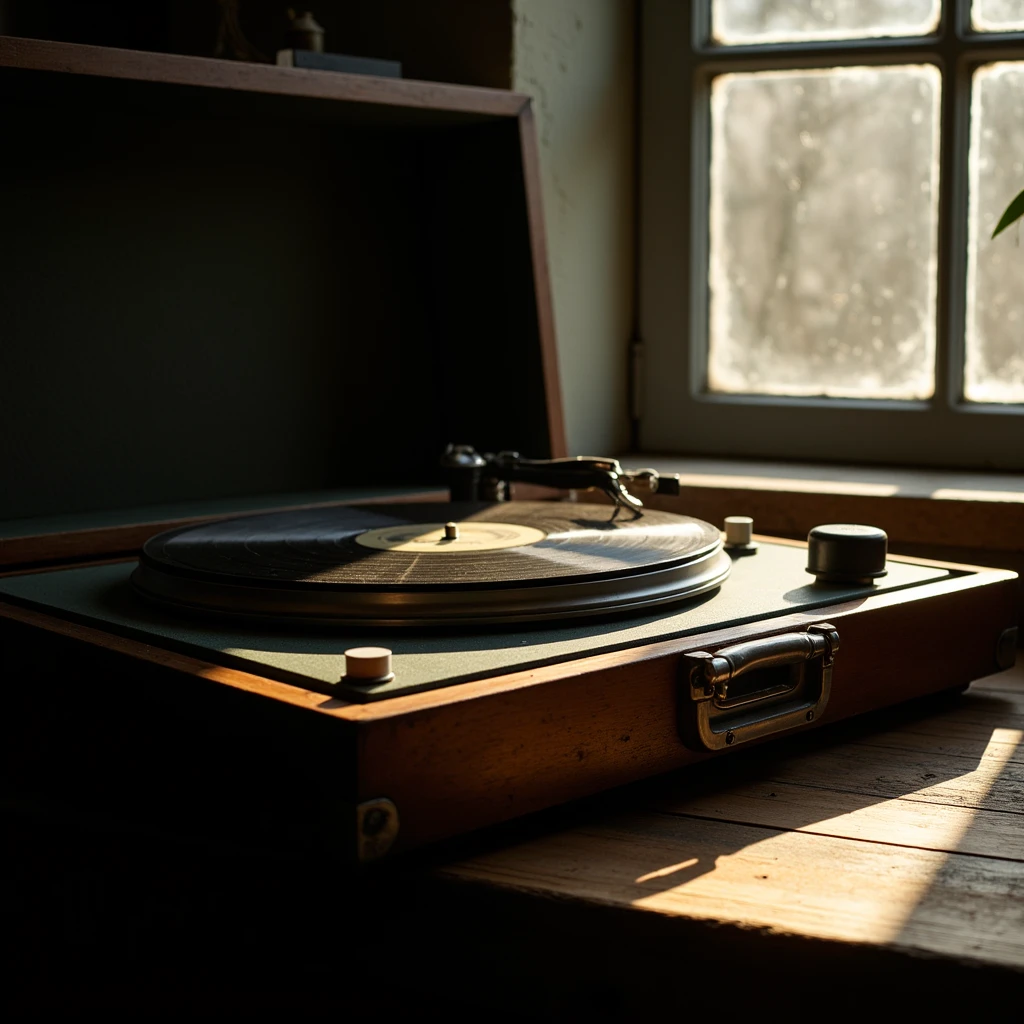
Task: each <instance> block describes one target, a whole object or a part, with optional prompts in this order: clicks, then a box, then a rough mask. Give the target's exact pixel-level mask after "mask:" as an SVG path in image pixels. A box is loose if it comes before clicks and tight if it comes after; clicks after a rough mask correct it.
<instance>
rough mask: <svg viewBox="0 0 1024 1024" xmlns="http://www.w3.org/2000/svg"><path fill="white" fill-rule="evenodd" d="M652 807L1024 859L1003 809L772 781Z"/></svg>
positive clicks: (1023, 833) (1015, 826) (1014, 824)
mask: <svg viewBox="0 0 1024 1024" xmlns="http://www.w3.org/2000/svg"><path fill="white" fill-rule="evenodd" d="M644 805H645V806H646V807H648V808H649V809H650V810H652V811H661V812H665V813H675V814H682V815H686V816H688V817H700V818H712V819H716V820H719V821H730V822H735V823H738V824H746V825H760V826H765V827H770V828H775V829H790V830H793V831H796V832H807V833H810V834H813V835H822V836H834V837H837V838H845V839H862V840H866V841H868V842H876V843H889V844H892V845H894V846H912V847H917V848H918V849H923V850H939V851H945V852H947V853H957V852H959V853H969V854H974V855H976V856H981V857H999V858H1003V859H1005V860H1017V861H1024V821H1022V820H1021V818H1020V816H1019V815H1015V814H1004V813H1002V812H1000V811H989V810H978V809H976V808H970V807H950V806H949V805H947V804H933V803H927V802H924V801H918V800H904V799H900V798H897V799H894V800H878V799H876V798H874V797H866V796H861V795H859V794H857V793H838V792H835V791H834V790H821V789H812V788H809V787H807V786H796V785H791V784H789V783H785V782H767V781H758V782H754V783H750V784H747V785H741V786H729V787H728V788H726V789H723V790H721V791H720V792H716V793H711V794H707V795H704V796H697V797H690V798H683V799H677V800H671V799H664V798H662V799H660V800H651V801H644Z"/></svg>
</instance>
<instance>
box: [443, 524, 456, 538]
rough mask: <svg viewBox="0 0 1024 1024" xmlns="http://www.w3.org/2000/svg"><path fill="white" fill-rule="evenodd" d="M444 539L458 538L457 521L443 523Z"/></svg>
mask: <svg viewBox="0 0 1024 1024" xmlns="http://www.w3.org/2000/svg"><path fill="white" fill-rule="evenodd" d="M444 539H445V540H458V539H459V524H458V523H445V524H444Z"/></svg>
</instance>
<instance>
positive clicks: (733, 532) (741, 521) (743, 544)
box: [725, 516, 757, 554]
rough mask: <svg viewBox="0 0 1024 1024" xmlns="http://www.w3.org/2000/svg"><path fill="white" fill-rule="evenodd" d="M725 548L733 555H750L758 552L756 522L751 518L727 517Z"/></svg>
mask: <svg viewBox="0 0 1024 1024" xmlns="http://www.w3.org/2000/svg"><path fill="white" fill-rule="evenodd" d="M725 548H726V550H727V551H731V552H732V553H733V554H749V553H750V552H752V551H756V550H757V544H756V543H755V541H754V520H753V519H751V518H750V516H726V517H725Z"/></svg>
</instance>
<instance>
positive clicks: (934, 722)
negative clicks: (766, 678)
mask: <svg viewBox="0 0 1024 1024" xmlns="http://www.w3.org/2000/svg"><path fill="white" fill-rule="evenodd" d="M10 851H13V852H14V854H16V856H15V857H13V858H12V860H13V861H15V862H16V864H17V869H16V870H15V869H13V868H11V869H8V870H7V871H6V872H5V874H4V879H3V880H4V890H3V891H4V896H5V901H6V902H5V907H7V908H8V910H9V914H8V918H9V922H13V924H10V929H9V930H10V934H11V935H12V936H14V937H15V938H16V942H14V943H13V944H12V945H11V948H10V949H9V950H8V951H7V953H6V954H5V955H7V957H8V962H9V963H10V964H11V965H12V973H13V974H16V975H17V976H18V977H20V978H21V980H22V994H21V995H20V996H19V998H20V999H21V1000H22V1003H23V1004H24V1005H25V1006H28V1007H31V1008H33V1009H34V1010H38V1009H39V1008H40V1007H57V1008H69V1007H70V1008H74V1009H76V1010H77V1009H80V1008H82V1007H83V1006H91V1005H95V1006H97V1007H100V1008H106V1007H109V1006H111V1005H125V1006H126V1007H132V1008H133V1009H137V1008H140V1007H142V1006H147V1007H148V1006H150V1005H152V1003H153V1000H154V999H159V1000H160V1002H161V1005H163V1006H174V1007H176V1008H178V1009H181V1010H183V1011H184V1010H189V1011H190V1010H192V1009H194V1008H196V1007H199V1006H202V1007H204V1008H206V1009H209V1007H210V1006H213V1005H216V1006H218V1007H219V1006H223V1007H225V1008H226V1009H229V1010H232V1011H234V1012H238V1011H239V1010H242V1009H244V1010H247V1011H248V1010H260V1011H261V1012H265V1011H267V1010H268V1009H278V1010H282V1011H284V1012H285V1013H286V1014H288V1015H291V1017H294V1014H295V1013H296V1012H298V1011H299V1010H300V1009H303V1008H315V1009H316V1010H317V1011H322V1010H323V1009H325V1008H330V1009H331V1010H332V1011H334V1010H336V1011H337V1014H338V1015H339V1016H340V1019H361V1020H362V1019H370V1018H373V1017H378V1018H379V1017H382V1016H383V1018H384V1019H393V1018H397V1017H398V1016H399V1015H400V1014H401V1015H408V1014H409V1012H410V1011H412V1012H414V1013H416V1014H417V1015H422V1012H421V1011H423V1010H425V1009H429V1010H430V1011H432V1012H433V1015H435V1016H436V1015H438V1013H437V1012H438V1011H440V1012H441V1013H446V1014H448V1015H449V1016H452V1017H454V1018H456V1019H463V1018H469V1017H472V1018H473V1019H484V1020H488V1021H491V1020H506V1019H515V1020H530V1021H536V1020H552V1021H555V1020H557V1021H560V1022H561V1021H572V1020H579V1019H584V1018H585V1019H586V1020H587V1021H588V1024H589V1022H592V1021H594V1020H605V1019H614V1020H617V1021H622V1020H636V1019H643V1020H652V1021H653V1020H670V1019H682V1018H683V1017H684V1016H691V1015H692V1014H693V1013H694V1012H696V1011H701V1012H702V1013H708V1014H715V1016H716V1019H717V1018H719V1017H721V1018H723V1019H726V1020H730V1019H736V1018H737V1017H738V1016H740V1015H741V1014H742V1015H744V1016H745V1015H746V1014H747V1013H750V1014H751V1015H752V1016H755V1015H756V1018H757V1019H762V1017H763V1014H764V1011H765V1010H766V1009H767V1008H772V1009H773V1010H776V1011H791V1012H792V1013H796V1014H797V1016H798V1019H799V1017H800V1015H801V1014H811V1013H819V1012H821V1010H822V1009H823V1008H825V1007H827V1008H828V1010H829V1012H830V1014H833V1015H834V1013H835V1011H836V1010H837V1009H847V1010H851V1009H852V1010H858V1011H860V1012H862V1013H867V1012H868V1011H871V1012H872V1013H874V1011H875V1009H876V1008H880V1009H881V1010H892V1009H893V1007H894V1006H896V1005H900V1006H901V1008H902V1007H904V1006H905V1007H907V1008H908V1009H909V1010H910V1011H913V1014H914V1016H913V1018H912V1019H914V1020H922V1019H926V1018H928V1019H934V1020H946V1019H952V1017H953V1016H954V1015H958V1014H960V1013H963V1014H967V1013H971V1014H972V1015H976V1014H977V1013H978V1011H979V1010H983V1011H984V1012H985V1013H986V1014H988V1013H989V1012H990V1011H991V1012H996V1011H998V1012H1000V1013H1001V1012H1002V1010H1001V1008H1002V1007H1003V1006H1004V1005H1005V1004H1006V1003H1007V1001H1008V1000H1015V1001H1016V1002H1017V1010H1016V1011H1014V1013H1013V1014H1010V1015H1008V1016H1009V1019H1016V1016H1019V1003H1020V1000H1021V998H1022V997H1024V669H1022V668H1020V667H1019V668H1017V669H1015V670H1013V671H1011V672H1008V673H1004V674H1002V675H1000V676H993V677H991V678H989V679H987V680H984V681H982V682H979V683H975V684H974V685H973V686H972V687H971V688H970V690H969V691H968V692H967V693H966V694H963V695H953V696H947V697H942V698H935V699H929V700H925V701H918V702H915V703H913V704H908V705H904V706H901V707H897V708H892V709H888V710H886V711H882V712H876V713H873V714H871V715H866V716H864V717H862V718H860V719H857V720H853V721H850V722H847V723H843V724H839V725H836V726H831V727H826V728H822V729H820V730H817V731H815V732H813V733H808V734H806V735H804V736H799V737H796V738H793V739H790V740H784V741H778V742H774V743H771V744H766V745H764V746H763V747H760V748H757V749H753V750H749V751H739V752H736V753H735V754H730V755H729V756H727V757H722V758H718V759H715V760H714V761H711V762H707V763H704V764H702V765H697V766H695V767H692V768H689V769H685V770H683V771H680V772H678V773H675V774H672V775H669V776H664V777H662V778H660V779H656V780H653V781H648V782H645V783H643V784H639V785H637V786H634V787H630V788H628V789H626V790H620V791H617V792H614V793H611V794H606V795H605V796H602V797H600V798H598V799H595V800H592V801H589V802H587V803H585V804H582V805H579V804H578V805H575V806H571V807H563V808H558V809H555V810H553V811H551V812H545V813H544V814H543V815H539V816H535V817H534V818H531V819H526V820H520V821H517V822H513V823H511V824H509V825H507V826H502V828H501V829H499V830H495V831H492V832H489V833H487V834H483V835H478V836H474V837H464V838H463V839H460V840H459V841H458V842H457V843H455V844H453V845H452V846H451V847H449V848H447V849H440V850H438V849H434V850H431V851H429V853H428V854H427V855H425V856H422V857H420V856H418V857H416V858H409V859H407V860H406V861H404V862H402V863H396V864H393V865H381V869H380V870H370V871H367V872H363V873H360V874H358V875H355V876H352V875H349V874H347V873H346V872H344V871H342V870H336V869H334V868H333V866H332V865H329V864H325V863H322V862H321V863H295V862H293V861H289V860H281V861H275V860H268V859H267V858H265V857H257V856H255V855H253V856H250V855H247V854H244V853H240V852H239V851H237V850H234V849H226V850H224V851H220V852H218V850H212V851H207V852H205V853H200V851H198V850H197V849H196V848H195V847H194V845H189V844H188V843H186V842H184V841H181V842H179V841H178V840H176V839H174V838H173V837H169V836H164V835H157V836H153V837H150V838H148V839H147V838H145V837H139V836H135V835H134V834H133V833H128V832H125V833H123V834H122V833H116V832H110V831H109V830H107V831H106V832H103V831H97V829H96V828H95V827H94V826H93V824H92V823H91V822H85V823H82V824H81V826H80V827H75V826H74V825H73V823H72V824H71V825H69V824H68V823H67V822H64V821H61V822H60V823H59V824H58V823H54V824H53V825H52V826H50V825H48V824H46V823H45V822H40V821H38V820H35V819H33V820H32V821H30V822H28V823H27V824H25V825H23V826H22V825H18V824H17V822H15V825H14V827H13V829H12V830H11V836H10V837H9V839H8V852H10ZM840 1019H848V1017H846V1016H840ZM882 1019H892V1018H891V1016H887V1015H886V1014H885V1013H882ZM908 1019H911V1018H909V1017H908ZM965 1019H966V1018H965ZM996 1019H999V1018H998V1017H997V1018H996Z"/></svg>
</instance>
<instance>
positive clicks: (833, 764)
mask: <svg viewBox="0 0 1024 1024" xmlns="http://www.w3.org/2000/svg"><path fill="white" fill-rule="evenodd" d="M991 682H992V685H990V686H988V687H985V688H981V689H979V690H977V691H972V692H970V693H969V694H968V695H967V696H966V697H964V698H962V699H961V701H960V702H958V703H957V704H956V705H955V706H951V707H947V708H946V709H945V710H940V711H939V712H938V713H936V714H934V715H927V716H925V717H921V716H920V715H918V716H917V717H910V718H909V720H905V721H903V722H901V723H899V724H898V725H895V726H894V727H891V728H885V723H884V722H883V723H882V728H880V729H877V730H875V731H869V732H867V733H866V734H863V735H860V736H858V738H857V739H855V740H854V741H852V742H838V743H836V744H834V745H829V744H824V743H823V744H822V747H821V749H818V750H813V751H810V752H807V751H806V750H804V751H798V752H797V753H795V754H793V755H792V756H791V755H790V754H789V753H786V754H783V755H779V756H777V757H776V758H773V759H772V760H770V761H768V762H766V763H755V762H751V763H750V764H749V765H748V772H747V774H748V775H749V774H754V775H756V780H755V781H744V780H742V779H741V780H740V781H738V782H737V779H736V777H735V774H734V775H733V777H732V778H731V779H728V780H725V781H723V782H721V783H718V784H716V783H715V782H714V781H713V780H711V779H710V777H709V775H708V773H705V782H706V785H705V786H704V787H703V789H704V791H703V792H701V793H697V794H694V793H692V792H690V791H688V787H687V785H686V782H685V780H684V778H683V776H681V775H678V776H674V777H673V779H674V780H675V781H673V780H672V779H669V780H662V781H659V782H658V783H657V784H655V785H654V786H651V787H648V789H649V790H650V791H641V793H639V794H638V800H637V803H639V804H640V805H641V806H643V807H644V808H645V809H644V810H634V811H630V812H628V813H625V814H621V813H620V814H616V815H613V816H611V817H607V818H602V819H598V820H594V821H591V822H589V823H585V824H581V825H577V826H575V827H572V828H569V829H567V830H565V831H562V832H558V833H555V834H551V835H547V836H543V837H541V838H539V839H535V840H532V841H529V842H526V843H521V844H518V845H513V846H510V847H508V848H505V849H501V850H494V851H490V852H487V853H484V854H481V855H478V856H476V857H473V858H470V859H468V860H464V861H462V862H459V863H455V864H451V865H448V866H446V867H445V868H443V869H442V870H441V872H440V873H441V875H442V876H443V877H447V878H456V879H460V880H462V881H464V882H472V883H474V884H476V885H483V886H486V887H488V888H489V889H513V890H517V891H525V892H529V893H533V894H538V895H543V896H546V897H552V896H555V897H561V898H565V897H571V898H573V899H575V900H578V901H582V904H586V905H593V906H598V907H602V906H603V907H608V908H612V907H614V908H618V909H621V910H628V911H631V912H633V913H634V914H638V913H642V914H645V915H650V916H651V917H652V918H658V919H659V920H666V919H668V920H672V919H677V920H679V921H680V922H685V921H695V920H696V921H707V922H716V923H719V924H730V925H736V926H739V927H743V928H754V929H760V930H763V931H765V932H767V933H769V934H772V933H774V934H790V935H799V936H802V937H809V938H816V939H827V940H832V941H839V942H841V943H854V944H865V943H867V944H871V945H874V946H877V947H878V948H880V949H885V950H889V951H893V952H911V953H914V954H922V953H924V954H930V955H934V956H941V957H949V958H952V959H955V960H956V961H959V962H975V963H979V964H986V965H1002V966H1005V967H1011V968H1013V969H1016V970H1024V889H1022V887H1021V877H1022V876H1021V864H1022V862H1024V795H1022V794H1024V786H1022V784H1021V778H1020V774H1021V761H1022V752H1024V731H1022V730H1021V729H1020V728H1018V726H1019V724H1020V722H1019V709H1020V705H1019V704H1018V703H1017V701H1019V700H1021V699H1024V669H1022V668H1017V669H1015V670H1012V671H1011V672H1009V673H1004V674H1002V675H1000V676H997V677H995V678H994V679H993V680H992V681H991ZM1008 694H1013V695H1014V696H1015V700H1012V701H1008V700H1006V699H1005V697H1006V695H1008ZM877 719H878V716H876V720H877ZM951 737H952V738H953V740H954V742H955V748H956V749H955V752H954V751H952V750H951V749H950V746H949V740H950V738H951ZM928 738H931V740H932V741H933V749H932V750H931V751H930V752H929V750H928V749H927V748H928V743H927V740H928ZM804 746H805V747H806V744H804ZM858 790H860V792H858ZM643 919H644V918H643V917H641V918H640V919H639V920H640V924H639V925H638V927H639V928H640V929H641V931H642V922H643Z"/></svg>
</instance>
